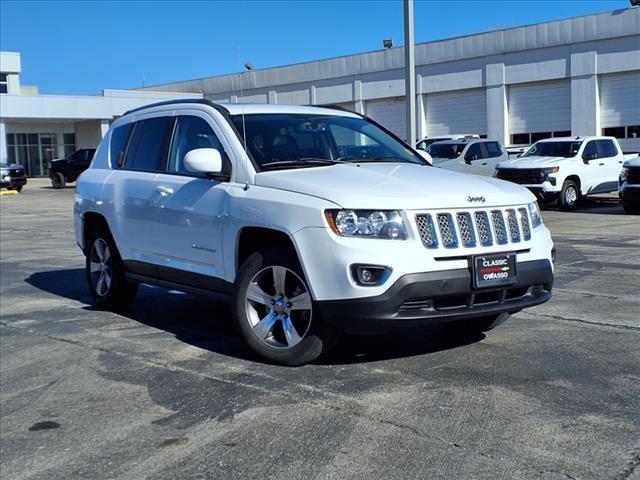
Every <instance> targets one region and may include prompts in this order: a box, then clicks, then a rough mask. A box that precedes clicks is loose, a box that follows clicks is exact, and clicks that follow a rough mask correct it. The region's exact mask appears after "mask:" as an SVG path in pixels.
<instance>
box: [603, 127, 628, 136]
mask: <svg viewBox="0 0 640 480" xmlns="http://www.w3.org/2000/svg"><path fill="white" fill-rule="evenodd" d="M602 134H603V135H605V136H607V137H615V138H624V137H625V128H624V127H607V128H603V129H602Z"/></svg>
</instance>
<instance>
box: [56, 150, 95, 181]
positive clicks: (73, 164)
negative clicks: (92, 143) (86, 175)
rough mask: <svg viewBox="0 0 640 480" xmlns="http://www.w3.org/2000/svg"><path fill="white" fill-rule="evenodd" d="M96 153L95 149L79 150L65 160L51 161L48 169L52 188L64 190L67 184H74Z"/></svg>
mask: <svg viewBox="0 0 640 480" xmlns="http://www.w3.org/2000/svg"><path fill="white" fill-rule="evenodd" d="M94 153H96V149H95V148H81V149H80V150H76V151H75V152H73V153H72V154H71V155H69V156H68V157H67V158H60V159H56V160H51V165H50V167H49V178H50V179H51V186H53V188H64V187H65V185H66V184H67V182H75V181H76V179H77V178H78V177H79V176H80V174H81V173H82V172H84V171H85V170H86V169H87V168H89V165H90V164H91V160H92V159H93V154H94Z"/></svg>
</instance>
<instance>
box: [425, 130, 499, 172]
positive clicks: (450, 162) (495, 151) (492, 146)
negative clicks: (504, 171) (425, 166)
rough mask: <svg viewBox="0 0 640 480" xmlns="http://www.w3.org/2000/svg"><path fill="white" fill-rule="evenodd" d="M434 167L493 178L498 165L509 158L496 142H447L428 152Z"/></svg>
mask: <svg viewBox="0 0 640 480" xmlns="http://www.w3.org/2000/svg"><path fill="white" fill-rule="evenodd" d="M426 151H427V152H428V153H429V154H430V155H431V158H432V159H433V166H434V167H439V168H444V169H446V170H454V171H457V172H464V173H471V174H474V175H484V176H485V177H492V176H493V173H494V171H495V168H496V165H498V163H500V162H502V161H505V160H508V159H509V156H508V154H507V152H506V150H505V149H504V148H502V145H500V142H498V141H496V140H474V139H471V140H466V139H462V140H446V141H444V142H436V143H432V144H431V145H429V146H428V147H427V150H426Z"/></svg>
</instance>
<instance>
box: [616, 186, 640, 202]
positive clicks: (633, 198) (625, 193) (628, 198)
mask: <svg viewBox="0 0 640 480" xmlns="http://www.w3.org/2000/svg"><path fill="white" fill-rule="evenodd" d="M620 198H621V199H622V201H623V202H624V203H631V204H640V187H638V188H625V189H624V190H622V192H620Z"/></svg>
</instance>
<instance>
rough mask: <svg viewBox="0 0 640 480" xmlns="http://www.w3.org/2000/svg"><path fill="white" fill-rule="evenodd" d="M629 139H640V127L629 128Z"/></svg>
mask: <svg viewBox="0 0 640 480" xmlns="http://www.w3.org/2000/svg"><path fill="white" fill-rule="evenodd" d="M627 138H640V125H632V126H630V127H627Z"/></svg>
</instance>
